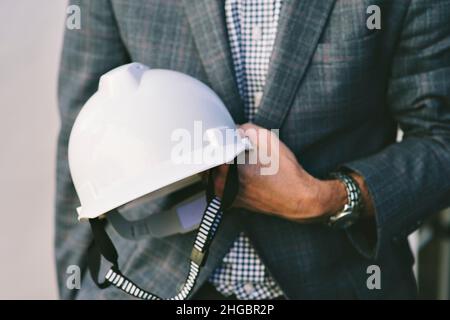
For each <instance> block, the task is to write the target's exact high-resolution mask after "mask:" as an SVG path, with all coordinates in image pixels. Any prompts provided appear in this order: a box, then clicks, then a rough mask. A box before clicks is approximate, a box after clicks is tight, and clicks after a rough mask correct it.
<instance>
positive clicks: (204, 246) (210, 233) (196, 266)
mask: <svg viewBox="0 0 450 320" xmlns="http://www.w3.org/2000/svg"><path fill="white" fill-rule="evenodd" d="M222 214H223V211H222V210H221V201H220V199H219V198H218V197H215V198H214V199H213V200H212V201H210V202H209V205H208V206H207V207H206V209H205V213H204V214H203V218H202V221H201V223H200V227H199V229H198V231H197V236H196V237H195V241H194V248H193V249H192V254H191V261H190V267H189V273H188V276H187V279H186V282H185V283H184V285H183V287H182V288H181V289H180V291H179V293H178V294H177V295H176V296H174V297H172V298H169V299H168V300H185V299H187V297H188V296H189V294H190V293H191V291H192V289H193V288H194V286H195V283H196V281H197V277H198V274H199V272H200V268H201V267H202V265H203V263H204V261H205V259H206V255H207V251H208V248H209V245H210V243H211V241H212V239H213V238H214V235H215V233H216V231H217V228H218V226H219V223H220V220H221V218H222ZM105 279H106V281H107V282H109V283H110V284H112V285H113V286H115V287H117V288H119V289H120V290H122V291H124V292H126V293H128V294H130V295H132V296H134V297H136V298H140V299H144V300H160V299H161V298H160V297H159V296H157V295H155V294H153V293H151V292H148V291H145V290H143V289H142V288H140V287H139V286H138V285H136V284H135V283H134V282H133V281H131V280H130V279H128V278H127V277H126V276H124V275H123V274H122V273H121V272H120V271H119V270H118V269H117V268H116V267H114V266H113V267H112V268H111V269H110V270H109V271H108V272H107V274H106V276H105Z"/></svg>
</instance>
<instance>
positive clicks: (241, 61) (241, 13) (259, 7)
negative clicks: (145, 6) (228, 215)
mask: <svg viewBox="0 0 450 320" xmlns="http://www.w3.org/2000/svg"><path fill="white" fill-rule="evenodd" d="M281 3H282V1H281V0H226V1H225V15H226V20H227V28H228V36H229V41H230V47H231V53H232V56H233V62H234V71H235V73H236V79H237V84H238V88H239V93H240V95H241V97H242V98H243V100H244V104H245V114H246V117H247V120H249V121H252V120H253V118H254V116H255V114H256V112H257V110H258V106H259V104H260V101H261V98H262V92H263V89H264V84H265V81H266V75H267V71H268V69H269V61H270V55H271V53H272V49H273V45H274V42H275V36H276V31H277V26H278V18H279V15H280V9H281ZM209 280H210V282H211V283H212V284H214V286H215V287H216V289H217V290H218V291H219V292H220V293H222V294H223V295H225V296H229V295H232V294H234V295H235V296H236V297H237V298H238V299H273V298H276V297H279V296H281V295H282V294H283V293H282V291H281V289H280V288H279V287H278V285H277V284H276V283H275V282H274V280H273V279H272V277H271V276H270V275H269V274H268V272H267V270H266V268H265V266H264V265H263V263H262V262H261V260H260V258H259V257H258V254H257V253H256V251H255V249H254V248H253V247H252V245H251V243H250V240H249V239H248V237H247V236H246V235H245V234H244V233H240V234H239V236H238V237H237V239H236V240H235V242H234V243H233V245H232V247H231V248H230V251H229V252H228V253H227V255H226V256H225V257H224V259H223V261H222V265H220V266H219V267H218V268H217V269H216V270H214V272H213V274H212V276H211V277H210V279H209Z"/></svg>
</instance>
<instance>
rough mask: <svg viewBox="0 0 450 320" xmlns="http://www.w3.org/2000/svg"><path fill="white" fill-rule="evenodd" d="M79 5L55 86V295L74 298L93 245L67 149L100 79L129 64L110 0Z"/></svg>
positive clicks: (81, 0)
mask: <svg viewBox="0 0 450 320" xmlns="http://www.w3.org/2000/svg"><path fill="white" fill-rule="evenodd" d="M70 5H78V6H79V8H80V16H81V29H73V30H69V29H66V30H65V34H64V44H63V51H62V56H61V61H60V70H59V80H58V104H59V115H60V131H59V136H58V146H57V175H56V176H57V182H56V185H57V187H56V203H55V258H56V267H57V268H56V269H57V279H58V289H59V294H60V297H61V298H62V299H71V298H74V297H75V294H76V292H77V290H69V289H68V288H67V286H66V281H67V279H68V276H69V274H68V273H67V268H68V267H69V266H71V265H76V266H79V267H80V270H81V271H82V273H83V272H84V270H85V269H86V268H85V266H86V261H85V258H84V257H85V256H86V250H87V248H88V246H89V245H90V243H91V235H90V229H89V227H88V225H87V224H85V223H80V222H78V221H77V214H76V207H78V206H79V201H78V198H77V196H76V193H75V189H74V187H73V184H72V180H71V177H70V173H69V166H68V155H67V144H68V140H69V134H70V131H71V128H72V125H73V122H74V120H75V118H76V116H77V114H78V112H79V111H80V109H81V107H82V105H83V104H84V103H85V102H86V100H87V99H88V98H89V97H90V96H91V95H92V94H93V93H94V92H95V91H96V89H97V85H98V80H99V77H100V76H101V75H102V74H103V73H105V72H106V71H108V70H110V69H112V68H114V67H116V66H118V65H121V64H124V63H127V62H128V61H129V57H128V54H127V50H126V48H125V46H124V44H123V42H122V40H121V38H120V33H119V30H118V26H117V23H116V20H115V17H114V12H113V8H112V6H111V3H110V1H109V0H95V1H90V0H79V1H70Z"/></svg>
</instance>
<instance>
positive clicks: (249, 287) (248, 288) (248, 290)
mask: <svg viewBox="0 0 450 320" xmlns="http://www.w3.org/2000/svg"><path fill="white" fill-rule="evenodd" d="M253 290H254V288H253V285H252V284H251V283H246V284H245V285H244V291H245V293H247V294H252V292H253Z"/></svg>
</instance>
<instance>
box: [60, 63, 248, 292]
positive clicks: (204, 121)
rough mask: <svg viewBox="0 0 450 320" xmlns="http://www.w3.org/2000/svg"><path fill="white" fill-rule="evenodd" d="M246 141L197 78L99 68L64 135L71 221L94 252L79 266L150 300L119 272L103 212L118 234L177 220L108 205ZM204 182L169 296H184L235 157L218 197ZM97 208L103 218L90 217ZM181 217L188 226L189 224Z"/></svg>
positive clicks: (177, 182) (226, 197)
mask: <svg viewBox="0 0 450 320" xmlns="http://www.w3.org/2000/svg"><path fill="white" fill-rule="evenodd" d="M183 134H184V135H185V138H188V139H187V142H189V143H188V148H186V145H184V147H180V143H182V142H183V141H180V139H181V140H183V139H182V138H183ZM186 136H187V137H186ZM192 139H193V141H191V140H192ZM184 142H186V141H184ZM248 148H250V146H249V144H248V140H246V139H245V138H242V137H241V136H240V135H239V134H238V132H237V130H236V126H235V124H234V121H233V119H232V117H231V116H230V114H229V113H228V110H227V109H226V107H225V106H224V104H223V103H222V101H221V100H220V99H219V97H218V96H217V95H216V94H215V93H214V92H213V91H212V90H211V89H210V88H209V87H207V86H206V85H204V84H203V83H201V82H200V81H198V80H196V79H194V78H192V77H190V76H188V75H185V74H182V73H179V72H175V71H169V70H161V69H153V70H152V69H149V68H147V67H146V66H144V65H142V64H139V63H131V64H127V65H124V66H121V67H118V68H116V69H114V70H112V71H110V72H108V73H106V74H105V75H103V76H102V77H101V78H100V83H99V88H98V91H97V92H96V93H95V94H94V95H93V96H92V97H91V98H90V99H89V100H88V101H87V102H86V104H85V105H84V107H83V108H82V110H81V112H80V113H79V115H78V117H77V119H76V121H75V124H74V126H73V128H72V132H71V135H70V140H69V166H70V172H71V175H72V180H73V183H74V185H75V189H76V191H77V194H78V197H79V199H80V202H81V206H80V207H79V208H78V209H77V211H78V215H79V219H80V220H82V219H86V220H88V221H89V222H90V224H91V228H92V231H93V234H94V242H95V246H93V248H95V250H96V253H97V254H95V255H94V256H95V258H92V256H93V255H92V254H89V258H88V265H89V269H90V271H91V275H92V276H93V279H94V281H95V282H96V283H97V284H98V285H99V287H100V288H104V287H106V286H108V285H114V286H116V287H117V288H119V289H121V290H123V291H125V292H127V293H129V294H131V295H133V296H135V297H138V298H142V299H160V298H159V297H158V296H157V295H154V294H152V293H150V292H147V291H145V290H143V289H141V288H139V287H138V286H137V285H135V284H134V283H133V282H132V281H131V280H130V279H128V278H127V277H125V276H124V275H123V274H122V273H121V272H120V270H119V265H118V253H117V251H116V249H115V248H114V245H113V243H112V241H111V240H110V239H109V237H108V235H107V233H106V231H105V224H106V222H105V220H108V221H110V222H111V224H112V225H113V227H114V228H115V229H116V231H118V233H119V234H120V235H122V236H124V237H125V238H135V237H136V236H137V235H142V234H144V235H149V234H150V235H161V236H165V235H167V234H168V233H170V232H172V231H173V230H175V229H177V228H176V226H175V227H174V225H171V226H168V225H164V224H165V223H166V221H168V223H175V224H176V223H177V222H176V221H175V220H176V219H172V216H170V215H168V214H166V212H160V213H159V214H158V215H157V216H156V215H153V216H152V219H146V220H145V219H142V220H138V221H126V220H125V219H122V218H121V217H120V216H118V215H117V214H118V212H117V209H118V208H119V207H123V206H124V205H125V206H126V205H130V202H132V201H133V202H134V203H135V202H136V201H137V200H140V199H142V198H143V197H152V196H155V195H160V194H161V193H164V192H174V191H177V190H178V188H182V187H186V186H188V185H190V184H191V183H193V182H195V181H197V180H196V179H195V176H196V175H197V174H198V173H201V172H203V171H206V170H208V169H210V168H213V167H216V166H219V165H221V164H224V163H228V162H232V161H233V160H234V159H235V158H236V157H237V156H238V155H239V154H241V153H242V152H243V151H244V150H245V149H248ZM212 181H213V180H212V178H211V177H210V179H209V181H208V186H207V188H206V199H207V201H204V200H203V201H204V205H205V207H204V213H203V215H202V217H201V221H200V223H199V228H198V231H197V235H196V237H195V241H194V243H193V250H192V252H191V258H190V260H191V261H190V264H189V274H188V276H187V280H186V282H185V283H184V285H183V286H182V288H181V289H180V290H179V293H178V294H176V295H175V296H173V297H172V298H171V299H185V298H187V297H188V296H189V294H190V292H191V291H192V289H193V287H194V285H195V282H196V279H197V277H198V274H199V271H200V268H201V267H202V265H203V264H204V262H205V259H206V257H207V253H208V248H209V246H210V243H211V241H212V240H213V238H214V235H215V233H216V230H217V228H218V226H219V224H220V220H221V217H222V213H223V211H224V210H226V209H228V208H229V207H230V206H231V204H232V203H233V201H234V198H235V197H236V194H237V190H238V187H239V181H238V171H237V165H236V162H232V163H231V164H230V167H229V170H228V174H227V178H226V182H225V186H224V191H223V196H222V198H219V197H217V196H215V195H214V185H213V182H212ZM197 185H198V184H197ZM190 189H193V187H192V186H191V187H190ZM197 191H198V190H197ZM197 191H196V192H197ZM202 192H203V195H205V192H204V190H203V189H202ZM204 198H205V196H203V199H204ZM192 199H193V201H194V202H192ZM192 199H191V198H190V199H188V200H186V201H191V202H190V203H189V204H187V205H184V207H183V208H188V209H190V210H191V209H192V208H193V205H192V204H193V203H194V204H196V205H195V206H194V207H197V208H198V205H197V204H198V202H199V200H198V197H196V196H194V198H192ZM182 204H183V203H182ZM177 210H178V209H177ZM178 211H180V210H178ZM102 215H105V216H106V217H107V218H108V219H100V218H99V217H100V216H102ZM161 216H162V217H166V219H165V220H164V219H160V218H159V217H161ZM174 221H175V222H174ZM181 224H183V225H185V228H187V229H189V230H192V224H191V223H188V224H187V225H188V226H186V223H185V222H183V221H181ZM100 256H103V257H104V258H105V259H106V260H107V261H109V262H110V263H111V264H112V267H111V268H110V269H109V271H108V272H107V273H106V275H105V282H103V283H99V282H98V280H97V277H98V273H99V264H100Z"/></svg>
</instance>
